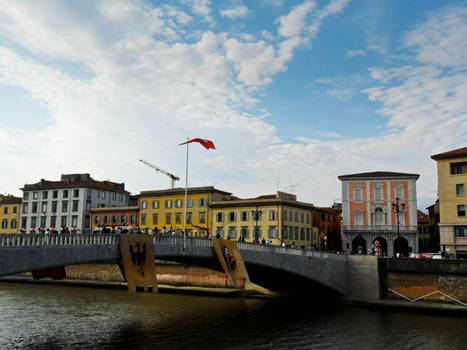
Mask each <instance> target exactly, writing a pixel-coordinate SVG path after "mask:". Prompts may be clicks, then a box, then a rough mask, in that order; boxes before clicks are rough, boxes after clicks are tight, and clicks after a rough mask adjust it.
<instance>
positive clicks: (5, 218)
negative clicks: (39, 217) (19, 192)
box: [0, 195, 21, 234]
mask: <svg viewBox="0 0 467 350" xmlns="http://www.w3.org/2000/svg"><path fill="white" fill-rule="evenodd" d="M20 207H21V198H19V197H14V196H11V195H8V196H0V222H1V226H0V234H3V233H19V227H20Z"/></svg>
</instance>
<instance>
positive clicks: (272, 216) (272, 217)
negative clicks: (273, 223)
mask: <svg viewBox="0 0 467 350" xmlns="http://www.w3.org/2000/svg"><path fill="white" fill-rule="evenodd" d="M269 220H277V212H276V211H275V210H270V211H269Z"/></svg>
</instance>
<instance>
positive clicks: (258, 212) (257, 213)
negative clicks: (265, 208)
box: [252, 210, 263, 221]
mask: <svg viewBox="0 0 467 350" xmlns="http://www.w3.org/2000/svg"><path fill="white" fill-rule="evenodd" d="M252 215H253V220H255V221H260V220H261V217H262V216H263V212H262V211H261V210H256V211H253V212H252Z"/></svg>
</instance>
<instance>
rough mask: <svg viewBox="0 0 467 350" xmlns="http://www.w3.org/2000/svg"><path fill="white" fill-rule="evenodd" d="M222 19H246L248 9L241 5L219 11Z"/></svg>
mask: <svg viewBox="0 0 467 350" xmlns="http://www.w3.org/2000/svg"><path fill="white" fill-rule="evenodd" d="M219 12H220V14H221V16H222V17H228V18H231V19H235V18H242V17H246V15H247V14H248V7H246V6H245V5H240V6H237V7H233V8H230V9H227V10H221V11H219Z"/></svg>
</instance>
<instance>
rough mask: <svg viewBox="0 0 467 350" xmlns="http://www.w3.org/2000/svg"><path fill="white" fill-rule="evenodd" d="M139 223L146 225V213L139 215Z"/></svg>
mask: <svg viewBox="0 0 467 350" xmlns="http://www.w3.org/2000/svg"><path fill="white" fill-rule="evenodd" d="M141 225H146V215H141Z"/></svg>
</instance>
